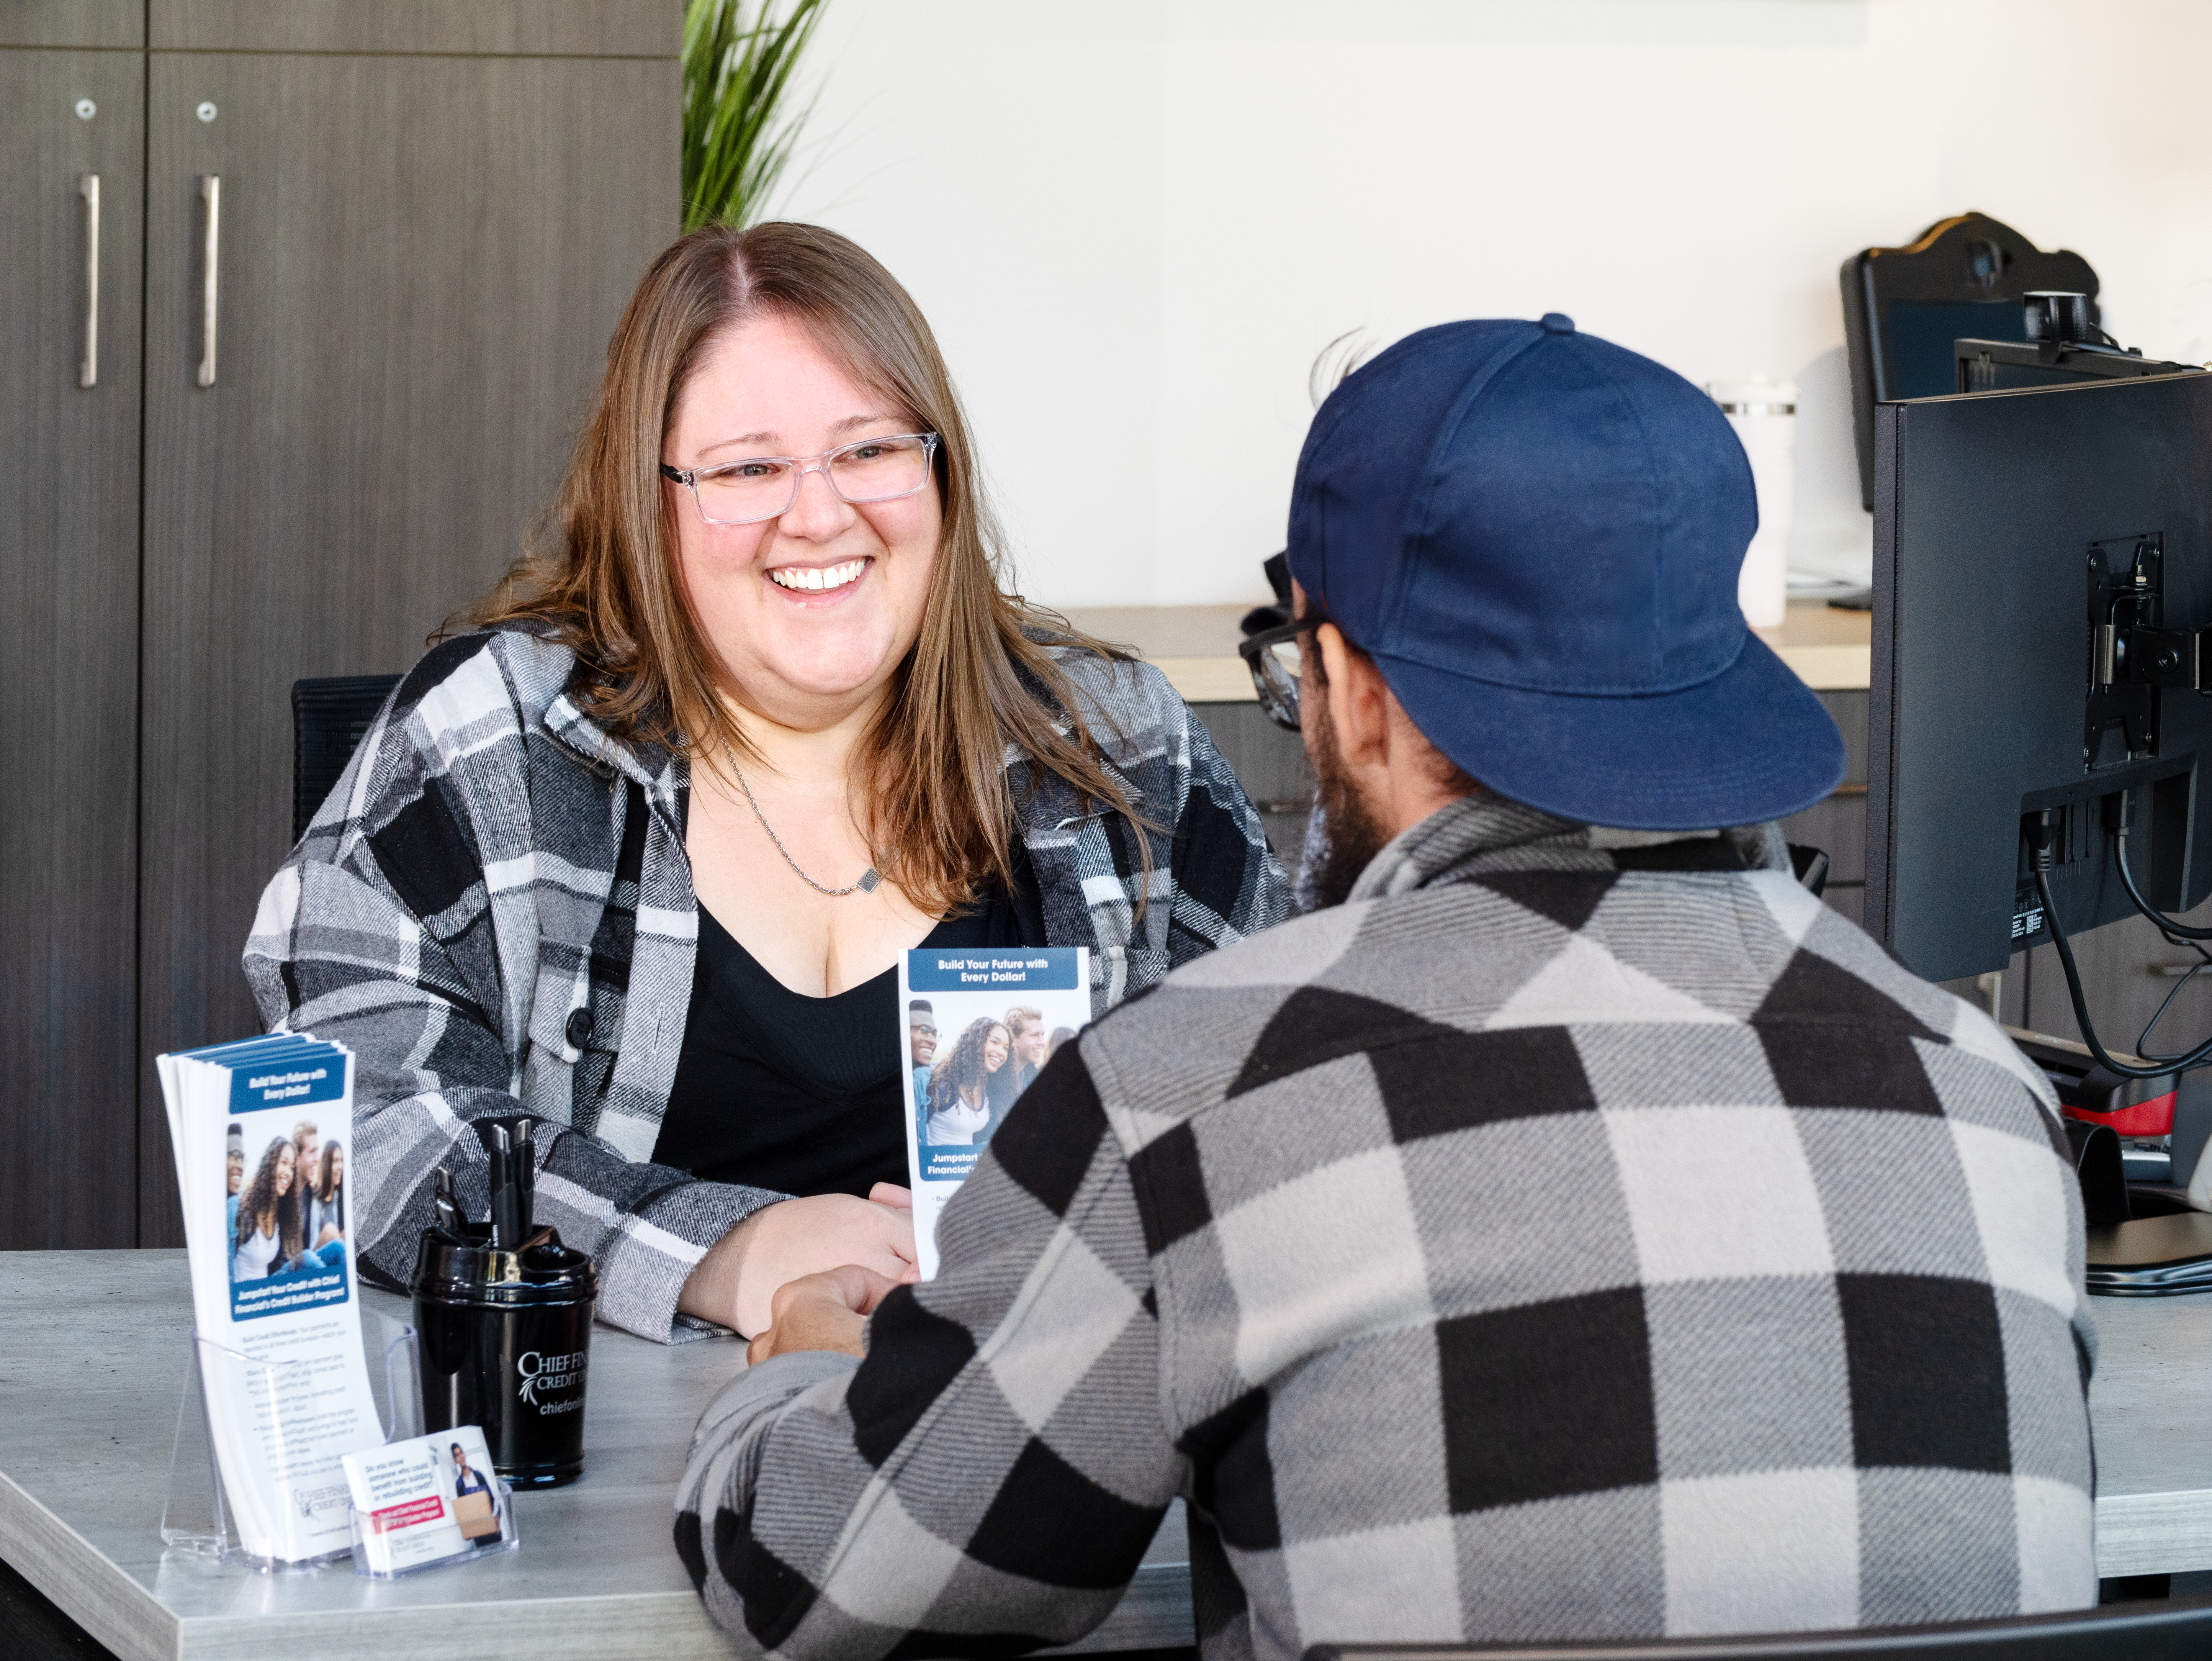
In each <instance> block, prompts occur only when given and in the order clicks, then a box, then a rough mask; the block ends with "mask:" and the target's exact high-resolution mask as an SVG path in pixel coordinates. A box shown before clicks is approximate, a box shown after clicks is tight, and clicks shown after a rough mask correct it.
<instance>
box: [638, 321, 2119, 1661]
mask: <svg viewBox="0 0 2212 1661" xmlns="http://www.w3.org/2000/svg"><path fill="white" fill-rule="evenodd" d="M1755 524H1756V510H1755V508H1754V505H1753V490H1752V481H1751V476H1750V471H1749V468H1748V465H1747V463H1746V461H1745V459H1744V455H1743V453H1742V450H1741V447H1740V446H1739V445H1738V444H1737V442H1736V441H1735V438H1734V437H1733V435H1731V434H1730V432H1729V428H1728V425H1727V423H1726V422H1725V421H1724V420H1723V417H1722V416H1721V414H1720V413H1719V411H1717V409H1716V408H1715V406H1714V405H1712V404H1711V401H1710V400H1709V399H1705V397H1704V396H1703V395H1701V394H1700V393H1699V392H1698V391H1697V390H1696V389H1695V388H1694V387H1692V386H1690V385H1689V384H1688V383H1687V382H1686V381H1684V380H1681V379H1680V377H1678V376H1676V375H1674V374H1672V373H1671V372H1670V371H1668V370H1667V369H1664V368H1661V367H1660V366H1659V365H1657V364H1656V363H1653V362H1650V361H1649V360H1647V359H1644V358H1642V357H1638V356H1636V355H1634V354H1632V353H1631V352H1628V351H1626V350H1622V349H1620V348H1619V347H1616V346H1613V345H1610V344H1607V343H1605V342H1602V341H1600V340H1597V339H1595V338H1590V337H1589V336H1585V335H1582V334H1578V333H1577V332H1575V329H1574V326H1573V325H1572V323H1571V322H1570V321H1569V320H1568V319H1565V318H1563V317H1559V316H1557V315H1556V314H1555V315H1552V316H1547V317H1546V318H1545V319H1543V320H1542V321H1541V323H1522V322H1471V323H1460V324H1453V325H1449V326H1444V327H1442V328H1437V329H1431V330H1428V331H1425V332H1422V333H1420V334H1417V335H1414V336H1413V337H1411V338H1408V339H1407V340H1405V341H1403V342H1401V343H1400V344H1398V345H1396V346H1395V347H1393V348H1392V349H1391V350H1389V351H1387V352H1385V353H1384V354H1383V355H1382V356H1380V357H1378V358H1377V359H1376V361H1375V362H1373V363H1371V364H1370V365H1369V366H1367V367H1366V368H1363V369H1361V370H1359V371H1358V373H1356V374H1352V376H1351V377H1349V379H1347V380H1346V381H1345V383H1344V384H1343V385H1342V386H1340V387H1339V388H1338V389H1337V391H1336V392H1334V395H1332V396H1331V397H1330V398H1329V399H1328V402H1327V403H1326V404H1325V405H1323V406H1322V410H1321V411H1320V413H1319V414H1318V415H1317V416H1316V418H1315V421H1314V424H1313V428H1312V430H1311V432H1310V435H1308V438H1307V441H1306V444H1305V448H1304V453H1303V455H1302V456H1301V458H1300V460H1299V464H1298V472H1297V481H1296V484H1295V486H1294V494H1293V498H1292V503H1291V534H1290V547H1289V560H1290V569H1291V575H1292V576H1293V577H1294V579H1295V580H1296V584H1297V587H1296V593H1295V603H1296V605H1297V611H1296V615H1295V620H1294V623H1293V624H1292V625H1291V629H1290V630H1289V632H1291V634H1292V635H1293V636H1294V638H1295V639H1296V641H1297V648H1298V660H1299V665H1300V669H1301V671H1302V672H1301V673H1299V674H1298V675H1297V677H1296V678H1295V679H1294V680H1293V679H1292V678H1290V677H1287V676H1278V678H1277V691H1276V692H1275V694H1274V696H1275V697H1276V699H1277V701H1278V703H1279V706H1280V707H1282V708H1284V709H1285V713H1287V711H1288V709H1289V708H1291V707H1293V706H1294V707H1295V708H1296V709H1297V711H1298V714H1299V719H1300V721H1301V724H1302V728H1303V732H1304V739H1305V743H1306V746H1307V749H1308V751H1309V752H1310V755H1311V757H1312V758H1313V761H1314V764H1315V767H1316V773H1317V776H1318V777H1319V779H1320V781H1321V794H1322V807H1323V812H1322V828H1321V831H1320V832H1319V835H1318V838H1317V842H1316V846H1315V847H1314V848H1312V849H1310V850H1309V856H1308V857H1309V875H1310V884H1311V886H1312V888H1313V890H1314V892H1315V897H1316V901H1317V902H1318V906H1317V909H1316V910H1314V911H1313V912H1312V913H1311V914H1310V915H1308V916H1303V917H1300V918H1297V919H1296V920H1294V921H1292V922H1287V923H1285V924H1284V925H1282V926H1281V927H1279V928H1275V929H1273V930H1271V931H1270V932H1268V933H1267V934H1262V935H1259V936H1256V937H1255V938H1253V939H1251V940H1246V941H1244V942H1243V943H1241V944H1239V945H1237V946H1231V947H1229V948H1227V949H1225V950H1224V951H1221V952H1216V953H1214V954H1212V956H1209V957H1207V958H1203V959H1201V960H1200V961H1198V962H1196V963H1194V964H1189V965H1188V966H1186V967H1185V968H1184V969H1182V970H1179V971H1178V972H1177V973H1176V974H1175V975H1173V976H1171V977H1170V978H1169V979H1168V980H1167V982H1166V983H1164V985H1162V986H1161V987H1160V988H1158V989H1157V990H1155V991H1154V992H1153V993H1152V994H1151V995H1147V996H1146V997H1144V998H1142V999H1137V1000H1133V1001H1130V1002H1129V1003H1128V1004H1127V1005H1124V1006H1123V1007H1121V1008H1119V1009H1117V1010H1116V1011H1115V1012H1114V1013H1112V1014H1111V1015H1109V1017H1107V1018H1106V1019H1103V1020H1102V1021H1100V1022H1098V1023H1097V1025H1093V1026H1091V1028H1089V1029H1088V1030H1086V1031H1085V1032H1084V1033H1083V1034H1082V1035H1081V1037H1079V1039H1078V1040H1077V1041H1076V1042H1074V1043H1069V1044H1065V1045H1063V1046H1062V1047H1061V1049H1060V1051H1059V1053H1058V1054H1057V1055H1055V1056H1054V1058H1053V1060H1052V1062H1051V1064H1050V1065H1049V1066H1048V1067H1047V1068H1046V1069H1045V1070H1044V1072H1043V1074H1042V1076H1041V1077H1040V1078H1039V1079H1038V1080H1037V1082H1036V1085H1035V1086H1033V1087H1032V1088H1031V1089H1030V1091H1029V1092H1027V1094H1025V1095H1024V1097H1023V1098H1022V1099H1021V1101H1020V1102H1019V1103H1018V1105H1017V1108H1016V1110H1015V1111H1013V1112H1012V1114H1011V1115H1010V1116H1008V1118H1007V1120H1006V1124H1005V1126H1004V1127H1003V1129H1000V1132H999V1133H998V1135H997V1136H996V1138H995V1139H994V1141H993V1143H992V1144H991V1147H990V1149H989V1151H988V1152H987V1153H985V1155H984V1156H983V1158H982V1159H981V1162H980V1163H979V1164H978V1165H977V1167H976V1170H975V1174H974V1175H973V1176H972V1177H970V1178H969V1182H968V1183H967V1184H966V1186H965V1187H964V1188H963V1189H962V1191H961V1192H960V1193H959V1195H958V1196H957V1197H956V1198H955V1199H954V1200H953V1201H952V1202H951V1205H950V1206H949V1207H948V1208H946V1210H945V1213H944V1215H943V1218H942V1220H941V1223H940V1225H939V1249H940V1251H941V1254H942V1259H943V1266H942V1268H941V1269H940V1271H939V1275H938V1277H937V1278H936V1279H935V1280H934V1281H931V1282H929V1283H927V1284H924V1285H918V1286H911V1287H896V1288H894V1287H891V1286H890V1283H888V1282H886V1281H881V1280H879V1279H878V1277H875V1276H873V1275H869V1274H867V1273H866V1272H865V1271H863V1270H860V1269H842V1270H839V1271H836V1272H834V1273H832V1274H830V1275H819V1276H815V1277H812V1278H811V1279H809V1280H806V1281H795V1282H793V1283H792V1284H791V1285H789V1286H787V1287H784V1288H783V1289H782V1290H781V1292H780V1293H778V1294H777V1297H776V1299H775V1324H774V1325H773V1326H772V1328H771V1329H769V1331H767V1332H765V1333H763V1335H761V1336H760V1337H758V1338H757V1339H756V1340H755V1341H754V1345H753V1350H752V1354H753V1357H754V1360H755V1361H756V1365H755V1366H753V1367H751V1368H750V1370H749V1371H748V1372H745V1373H744V1375H743V1376H741V1377H740V1378H737V1379H736V1380H734V1381H733V1382H732V1384H730V1385H729V1386H727V1387H726V1389H725V1390H723V1392H722V1393H721V1395H720V1396H719V1397H717V1398H716V1400H715V1402H714V1404H713V1405H712V1406H711V1407H710V1408H709V1409H708V1412H707V1414H706V1415H705V1417H704V1418H702V1421H700V1425H699V1428H698V1432H697V1434H696V1438H695V1440H694V1445H693V1449H692V1453H691V1458H690V1465H689V1468H688V1469H687V1471H686V1473H685V1476H684V1485H683V1488H682V1489H681V1492H680V1496H679V1502H678V1503H679V1510H678V1522H677V1542H678V1549H679V1550H680V1552H681V1553H682V1555H684V1560H685V1561H686V1563H687V1564H688V1565H689V1567H690V1571H691V1573H692V1575H693V1577H694V1579H695V1581H696V1582H697V1584H698V1585H700V1587H701V1589H702V1593H703V1595H704V1597H705V1598H706V1601H707V1604H708V1609H710V1610H711V1611H712V1612H713V1613H714V1615H715V1617H716V1618H717V1619H718V1620H720V1621H721V1622H722V1623H723V1624H724V1625H725V1626H726V1627H727V1628H729V1629H730V1630H731V1631H732V1633H733V1634H736V1635H737V1636H738V1639H739V1640H740V1641H741V1642H743V1643H744V1644H745V1645H746V1646H749V1647H752V1648H757V1649H773V1650H775V1651H776V1652H778V1653H779V1654H780V1655H783V1656H788V1657H793V1658H807V1661H811V1658H821V1661H832V1658H853V1661H862V1658H869V1661H872V1658H876V1657H882V1656H888V1655H890V1654H892V1653H894V1652H896V1653H897V1654H899V1655H963V1654H981V1653H998V1652H1006V1651H1008V1650H1011V1649H1013V1648H1017V1647H1019V1646H1022V1645H1024V1644H1031V1645H1034V1644H1060V1643H1066V1642H1068V1641H1070V1640H1073V1639H1074V1638H1076V1637H1078V1636H1079V1635H1080V1634H1082V1633H1084V1632H1085V1631H1086V1630H1088V1629H1089V1628H1091V1627H1092V1626H1093V1625H1095V1624H1096V1623H1097V1621H1100V1620H1101V1619H1103V1617H1104V1615H1106V1614H1107V1613H1108V1611H1109V1610H1110V1609H1112V1607H1113V1606H1114V1603H1115V1601H1116V1599H1117V1598H1118V1597H1120V1595H1121V1591H1122V1589H1123V1587H1124V1586H1125V1585H1127V1582H1128V1581H1129V1579H1130V1578H1131V1576H1132V1575H1133V1573H1134V1571H1135V1568H1136V1566H1137V1563H1138V1561H1139V1557H1140V1556H1141V1555H1142V1554H1143V1552H1144V1551H1145V1549H1146V1545H1147V1543H1148V1542H1150V1540H1151V1539H1152V1535H1153V1533H1154V1530H1155V1529H1156V1527H1157V1525H1158V1522H1159V1519H1160V1517H1161V1515H1162V1512H1163V1510H1164V1507H1165V1506H1167V1504H1168V1503H1169V1501H1170V1500H1171V1499H1173V1498H1174V1497H1176V1496H1177V1495H1181V1496H1182V1497H1183V1498H1185V1499H1186V1500H1188V1504H1189V1516H1190V1526H1191V1540H1190V1556H1191V1576H1192V1584H1193V1592H1194V1599H1195V1602H1196V1609H1197V1624H1198V1634H1199V1640H1200V1647H1201V1649H1202V1650H1203V1651H1204V1652H1205V1654H1206V1657H1207V1658H1208V1661H1230V1658H1243V1657H1247V1656H1250V1657H1261V1658H1267V1661H1296V1658H1297V1657H1299V1656H1300V1655H1301V1654H1302V1653H1303V1652H1304V1650H1305V1649H1306V1647H1307V1646H1310V1645H1313V1644H1316V1643H1323V1642H1342V1643H1362V1642H1367V1643H1372V1642H1386V1641H1387V1642H1407V1643H1414V1642H1425V1643H1451V1642H1458V1641H1468V1640H1541V1639H1575V1638H1599V1637H1634V1636H1644V1635H1653V1634H1719V1633H1755V1632H1773V1631H1781V1630H1808V1629H1825V1628H1856V1627H1876V1626H1892V1625H1901V1624H1910V1623H1916V1622H1927V1621H1952V1620H1961V1619H1966V1618H1970V1617H1975V1616H1985V1615H2010V1614H2014V1613H2016V1612H2022V1611H2029V1610H2038V1609H2069V1608H2077V1607H2081V1606H2085V1605H2087V1604H2090V1603H2093V1602H2094V1601H2095V1599H2096V1595H2097V1578H2096V1570H2095V1567H2094V1564H2093V1555H2092V1548H2091V1509H2090V1486H2091V1472H2090V1450H2089V1429H2088V1420H2087V1409H2086V1405H2085V1400H2084V1395H2085V1390H2086V1384H2087V1376H2088V1371H2089V1366H2090V1362H2091V1358H2092V1355H2093V1330H2092V1328H2091V1325H2090V1322H2089V1318H2088V1315H2087V1310H2086V1303H2085V1299H2084V1296H2083V1286H2082V1220H2081V1204H2080V1197H2079V1194H2078V1191H2077V1189H2076V1187H2075V1180H2074V1177H2073V1174H2072V1171H2071V1169H2070V1165H2069V1162H2068V1161H2067V1160H2066V1159H2065V1158H2064V1157H2063V1150H2064V1147H2065V1143H2064V1138H2063V1134H2062V1132H2061V1131H2060V1129H2059V1126H2058V1121H2057V1115H2056V1108H2055V1104H2054V1102H2053V1099H2052V1098H2051V1091H2050V1089H2049V1087H2048V1086H2047V1084H2046V1083H2045V1080H2043V1079H2042V1077H2041V1076H2040V1074H2038V1073H2037V1072H2036V1071H2035V1070H2034V1069H2033V1068H2031V1067H2029V1066H2028V1065H2027V1062H2025V1061H2024V1060H2023V1059H2022V1058H2021V1056H2020V1055H2019V1054H2018V1053H2017V1052H2016V1051H2015V1050H2014V1049H2013V1047H2012V1046H2011V1044H2010V1043H2008V1041H2007V1040H2006V1039H2005V1037H2004V1036H2003V1035H2002V1032H2001V1031H1999V1029H1998V1028H1997V1027H1996V1026H1995V1025H1993V1024H1992V1023H1991V1022H1990V1020H1989V1019H1987V1018H1986V1017H1985V1016H1984V1015H1983V1014H1982V1013H1979V1012H1978V1011H1977V1010H1975V1009H1972V1008H1971V1007H1968V1006H1967V1005H1966V1004H1965V1003H1963V1002H1961V1001H1959V1000H1957V999H1955V998H1953V997H1951V996H1949V995H1948V994H1945V993H1943V992H1941V991H1939V990H1937V989H1935V988H1932V987H1930V986H1929V985H1927V984H1925V983H1923V982H1921V981H1919V980H1917V979H1916V978H1914V977H1912V976H1911V975H1910V974H1908V973H1907V972H1906V971H1905V970H1903V969H1901V968H1900V967H1899V966H1898V965H1897V964H1895V963H1894V962H1893V961H1892V960H1891V959H1890V958H1888V957H1887V956H1886V955H1885V954H1884V953H1883V952H1881V949H1880V948H1879V947H1877V946H1875V944H1874V943H1873V942H1872V941H1871V940H1869V939H1868V938H1867V937H1866V936H1865V935H1864V934H1862V933H1861V932H1860V931H1859V930H1858V929H1857V928H1855V927H1853V926H1852V925H1851V924H1850V922H1847V921H1845V920H1844V918H1843V917H1842V916H1839V915H1838V913H1836V912H1835V911H1833V910H1829V909H1827V908H1826V907H1825V906H1823V905H1822V904H1820V901H1819V900H1818V899H1816V898H1815V897H1814V896H1813V895H1811V894H1810V893H1808V892H1807V891H1805V889H1804V888H1803V887H1802V886H1801V885H1799V884H1798V883H1797V881H1796V879H1795V878H1794V877H1793V876H1792V874H1791V870H1790V860H1789V856H1788V855H1787V852H1786V850H1785V849H1784V844H1783V842H1782V837H1781V835H1780V832H1779V831H1778V828H1777V826H1776V824H1775V823H1774V822H1775V821H1776V820H1777V819H1778V818H1782V817H1784V816H1785V815H1787V814H1790V813H1791V812H1796V811H1797V810H1799V809H1801V808H1803V807H1805V806H1808V805H1809V804H1810V803H1812V802H1814V801H1816V800H1819V799H1820V798H1821V797H1822V796H1824V795H1826V794H1827V793H1828V792H1829V791H1830V790H1831V789H1832V788H1833V786H1834V785H1835V783H1836V782H1837V781H1838V778H1839V777H1840V776H1841V774H1842V771H1843V765H1844V751H1843V745H1842V742H1841V740H1840V739H1839V738H1838V735H1837V733H1836V732H1835V729H1834V727H1832V725H1831V724H1830V722H1829V721H1828V720H1827V717H1826V715H1825V713H1824V712H1823V711H1822V709H1820V704H1819V703H1818V702H1817V701H1816V700H1815V699H1814V697H1813V696H1812V694H1811V693H1810V692H1808V691H1807V690H1806V689H1805V687H1804V686H1803V685H1802V684H1801V683H1800V682H1799V681H1798V680H1797V679H1796V677H1795V676H1793V675H1792V674H1791V673H1790V671H1789V670H1788V669H1787V668H1786V667H1785V666H1784V665H1783V664H1782V663H1781V661H1780V660H1778V658H1777V657H1776V656H1775V655H1774V654H1773V653H1772V652H1771V651H1770V650H1769V649H1768V648H1766V647H1765V645H1763V644H1762V643H1760V642H1759V641H1758V640H1756V639H1755V638H1754V637H1753V636H1751V635H1750V633H1749V631H1748V630H1747V629H1746V628H1745V626H1744V623H1743V619H1742V617H1741V612H1740V611H1738V609H1737V606H1736V602H1735V593H1736V574H1737V569H1738V567H1739V566H1740V564H1741V559H1742V556H1743V552H1744V549H1745V547H1746V545H1747V544H1748V542H1749V540H1750V538H1751V535H1752V532H1753V529H1754V527H1755Z"/></svg>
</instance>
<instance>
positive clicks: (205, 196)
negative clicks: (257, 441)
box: [200, 173, 222, 386]
mask: <svg viewBox="0 0 2212 1661" xmlns="http://www.w3.org/2000/svg"><path fill="white" fill-rule="evenodd" d="M200 200H201V201H203V202H204V203H206V204H207V244H206V246H205V249H204V252H202V254H201V256H200V385H201V386H214V385H215V313H216V258H217V255H218V253H219V252H220V250H221V248H222V175H221V174H219V173H202V174H201V175H200Z"/></svg>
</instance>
